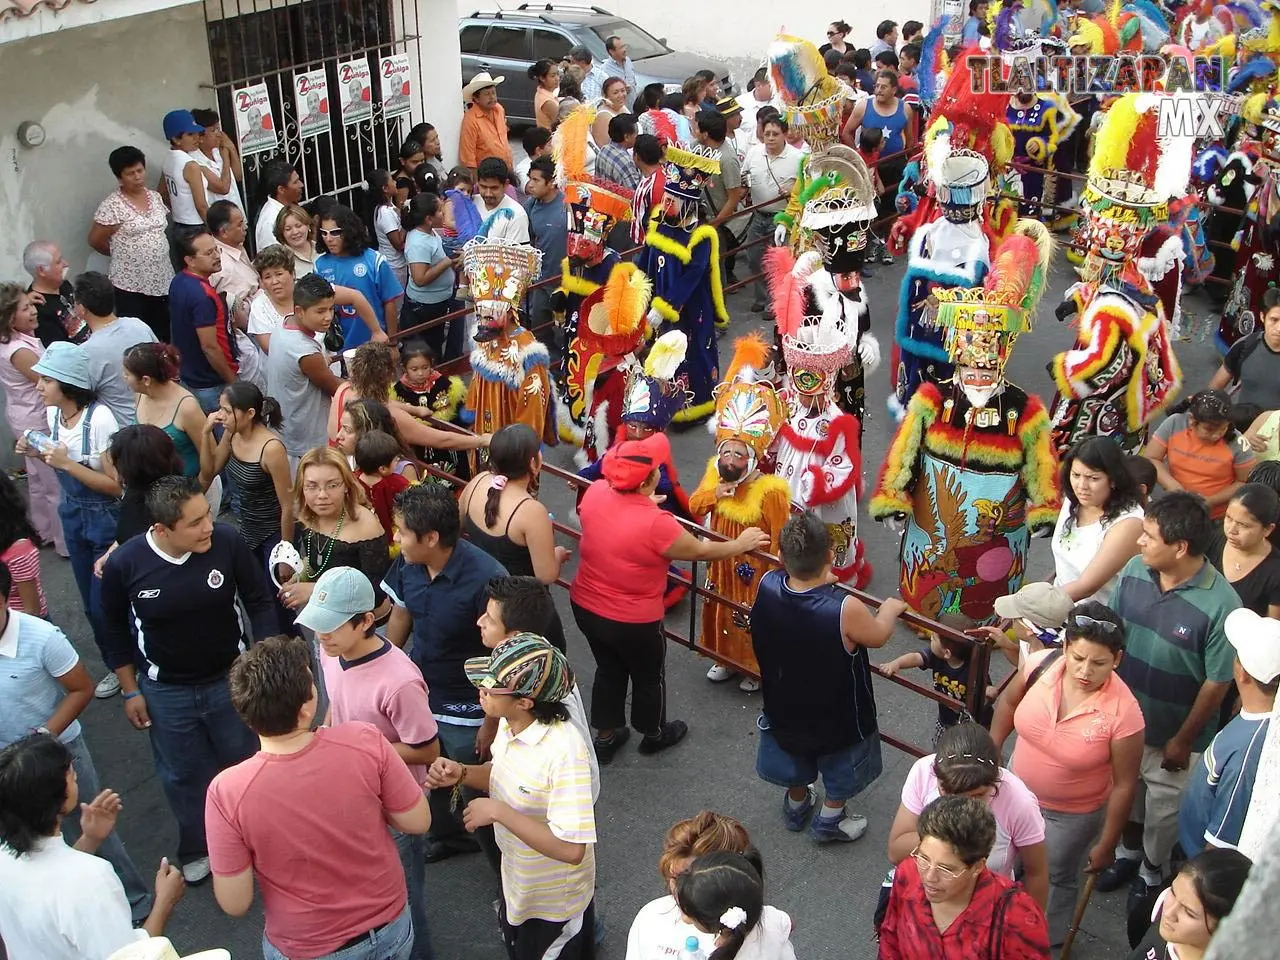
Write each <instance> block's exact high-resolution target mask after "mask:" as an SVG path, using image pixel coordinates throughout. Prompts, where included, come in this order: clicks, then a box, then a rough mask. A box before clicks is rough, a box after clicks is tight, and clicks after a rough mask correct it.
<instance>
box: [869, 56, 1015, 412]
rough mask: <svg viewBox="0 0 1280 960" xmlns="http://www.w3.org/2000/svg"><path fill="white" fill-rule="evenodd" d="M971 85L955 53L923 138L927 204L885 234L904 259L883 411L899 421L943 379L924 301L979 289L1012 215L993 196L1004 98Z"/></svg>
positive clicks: (1006, 135) (1006, 156)
mask: <svg viewBox="0 0 1280 960" xmlns="http://www.w3.org/2000/svg"><path fill="white" fill-rule="evenodd" d="M973 52H975V53H976V52H977V51H973ZM979 79H980V78H979ZM971 81H972V76H971V73H970V71H969V67H968V60H967V54H962V55H961V56H959V57H958V58H956V62H955V63H954V64H953V65H952V68H951V73H950V74H949V75H948V77H947V82H946V85H945V86H944V87H943V90H942V93H941V94H940V95H939V97H938V103H937V106H936V107H935V108H934V111H933V113H932V114H930V117H929V126H928V128H927V130H926V131H925V138H924V139H925V148H924V168H925V174H926V176H927V178H928V180H929V181H930V184H931V186H932V189H933V193H934V197H933V199H934V201H935V202H932V203H930V202H921V203H920V204H919V206H918V207H917V209H916V211H915V213H914V214H913V215H912V216H910V217H901V218H899V219H898V221H897V222H896V223H895V224H894V226H893V229H892V230H891V231H890V248H891V249H892V250H893V252H895V253H901V252H902V251H903V249H905V250H906V253H907V270H906V273H905V275H904V276H903V278H902V286H901V288H900V293H899V297H898V315H897V321H896V324H895V328H894V333H895V336H894V348H893V353H894V358H893V364H894V375H893V381H894V392H893V395H892V396H891V397H890V398H889V409H890V412H891V413H892V414H893V416H894V417H895V419H899V420H900V419H901V418H902V415H903V411H904V410H905V407H906V404H907V402H908V401H909V400H910V399H911V397H912V395H913V394H914V393H915V391H916V388H917V387H918V386H919V385H920V384H921V383H924V382H932V383H940V382H942V381H944V380H946V379H948V378H949V377H950V376H951V372H952V368H951V363H950V360H949V358H948V356H947V351H946V348H945V346H944V345H943V342H942V341H943V337H942V332H941V330H939V328H938V326H937V324H936V323H935V322H934V318H933V308H932V306H931V304H932V301H931V299H930V298H931V295H932V294H933V293H934V292H935V291H937V290H941V289H948V288H953V287H963V288H970V287H974V286H977V285H979V284H981V283H982V280H983V277H985V276H986V272H987V267H988V265H989V264H990V262H991V242H992V239H993V238H998V237H1001V236H1003V235H1004V234H1005V233H1007V232H1008V229H1009V225H1010V224H1011V223H1012V215H1013V213H1015V212H1016V208H1010V206H1009V204H1012V203H1014V202H1015V201H1006V200H1004V199H1003V198H1002V197H1001V196H1000V194H1001V193H1003V192H1005V191H1004V190H1003V189H1002V188H1001V187H1000V186H997V187H995V189H993V185H995V184H998V183H999V182H1000V181H1001V180H1002V179H1003V178H1004V177H1005V176H1006V174H1007V172H1008V166H1009V161H1010V158H1011V157H1012V155H1013V135H1012V133H1011V132H1010V130H1009V127H1008V125H1007V124H1006V123H1005V111H1006V108H1007V106H1008V95H1007V94H1002V93H997V94H991V93H976V94H975V93H974V92H973V87H972V83H971ZM989 199H990V200H991V202H989Z"/></svg>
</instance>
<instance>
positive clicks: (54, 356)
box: [31, 340, 93, 390]
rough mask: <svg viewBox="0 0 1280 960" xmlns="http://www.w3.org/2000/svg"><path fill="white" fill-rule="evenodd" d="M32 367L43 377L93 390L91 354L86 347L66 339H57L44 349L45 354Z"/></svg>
mask: <svg viewBox="0 0 1280 960" xmlns="http://www.w3.org/2000/svg"><path fill="white" fill-rule="evenodd" d="M31 369H32V370H33V371H35V372H36V373H38V374H40V376H42V377H48V378H49V379H50V380H57V381H58V382H59V383H65V384H69V385H70V386H73V387H79V388H80V389H81V390H92V389H93V385H92V384H91V383H90V381H89V354H88V353H86V352H85V349H84V347H81V346H78V345H77V344H74V343H68V342H67V341H65V340H55V341H54V342H53V343H51V344H49V346H48V347H47V348H46V349H45V351H44V356H42V357H41V358H40V359H39V360H37V361H36V362H35V363H34V364H32V366H31Z"/></svg>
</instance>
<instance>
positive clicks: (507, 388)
mask: <svg viewBox="0 0 1280 960" xmlns="http://www.w3.org/2000/svg"><path fill="white" fill-rule="evenodd" d="M462 263H463V268H464V270H465V271H466V273H467V276H468V277H469V278H470V283H471V296H472V298H473V299H474V301H475V311H476V325H477V330H478V335H477V340H478V341H479V342H477V343H476V346H475V349H474V350H472V351H471V370H472V373H473V376H472V378H471V386H470V387H469V388H468V390H467V403H466V406H467V409H468V410H470V411H471V412H472V414H473V415H474V417H475V421H474V422H475V426H474V429H475V431H476V432H477V433H494V432H495V431H497V430H501V429H502V428H503V427H505V426H508V425H510V424H512V423H525V424H528V425H529V426H530V427H532V428H533V429H534V431H535V432H536V433H537V434H538V436H542V434H543V429H544V427H545V426H546V418H547V404H548V403H549V401H550V387H551V381H550V377H549V375H548V372H547V365H548V356H547V348H546V347H545V346H543V345H542V344H541V343H539V342H538V339H537V337H535V336H534V335H533V334H532V333H530V332H529V331H528V330H526V329H525V328H524V327H522V326H520V324H519V322H518V321H517V319H516V318H517V317H518V315H519V314H518V311H519V309H520V301H521V300H522V299H523V298H524V294H525V290H526V289H528V286H529V283H530V282H531V281H532V279H533V278H534V277H536V276H537V275H538V270H539V268H540V267H541V264H542V254H541V253H540V252H539V251H538V250H537V249H535V248H534V247H531V246H529V244H527V243H512V242H511V241H508V240H505V239H501V240H500V239H496V238H495V239H485V238H481V237H476V238H475V239H473V240H471V241H469V242H468V243H467V245H466V246H465V247H463V248H462ZM482 337H487V339H482Z"/></svg>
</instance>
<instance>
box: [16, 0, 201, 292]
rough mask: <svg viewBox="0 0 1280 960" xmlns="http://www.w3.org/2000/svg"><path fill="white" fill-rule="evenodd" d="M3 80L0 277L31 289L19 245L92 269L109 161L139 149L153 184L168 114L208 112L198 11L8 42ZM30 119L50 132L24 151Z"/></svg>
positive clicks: (110, 182)
mask: <svg viewBox="0 0 1280 960" xmlns="http://www.w3.org/2000/svg"><path fill="white" fill-rule="evenodd" d="M99 5H102V6H105V5H106V2H105V0H104V2H103V3H102V4H95V5H94V6H99ZM68 9H71V8H68ZM0 76H3V77H4V78H5V95H4V97H3V98H2V99H0V223H3V224H4V225H5V229H4V230H3V231H0V280H19V279H21V280H22V281H23V282H24V283H25V282H27V276H26V274H25V273H24V272H23V270H22V248H23V247H25V246H26V244H27V242H28V241H30V240H33V239H44V240H52V241H54V242H56V243H58V244H59V245H60V246H61V247H62V250H63V254H64V255H65V256H66V258H67V260H68V261H70V263H71V269H72V272H79V271H81V270H83V269H85V267H86V265H89V266H96V265H97V264H96V260H100V259H101V258H98V255H97V254H94V255H93V256H94V258H95V262H92V263H91V262H90V261H89V256H90V253H91V251H90V250H89V247H88V244H87V243H86V242H85V238H86V237H87V235H88V232H89V223H90V220H91V219H92V217H93V211H94V210H95V209H96V208H97V205H98V203H99V202H100V201H101V200H102V198H103V197H105V196H106V195H107V194H108V193H109V192H110V191H111V190H113V189H114V188H115V186H116V181H115V178H114V177H113V176H112V175H111V170H110V169H109V168H108V167H107V154H109V153H110V152H111V151H112V150H113V149H115V148H116V147H119V146H123V145H124V144H132V145H134V146H136V147H139V148H140V149H141V150H142V151H143V152H144V153H145V154H146V155H147V166H148V179H149V180H150V181H151V182H152V185H153V186H154V184H155V182H156V180H157V179H158V178H159V176H160V164H161V162H162V160H163V157H164V152H165V151H166V150H167V149H168V147H167V146H166V145H165V143H164V140H163V138H162V131H161V127H160V122H161V119H162V118H163V117H164V115H165V113H166V112H167V111H169V110H172V109H174V108H175V107H197V106H201V105H212V104H213V95H212V92H211V91H210V90H207V89H201V84H207V83H209V82H210V75H209V49H208V43H207V41H206V39H205V25H204V14H203V12H202V10H201V8H200V7H199V6H198V5H197V6H184V7H177V8H174V9H171V10H167V11H165V12H163V13H152V14H148V15H144V16H137V17H129V18H127V19H123V20H113V21H110V22H104V23H96V24H93V25H89V26H83V27H79V28H77V29H73V30H72V29H68V30H60V31H58V32H55V33H49V34H45V35H44V36H40V37H34V38H31V39H26V40H19V41H14V42H10V43H5V44H3V45H0ZM24 120H35V121H38V122H39V123H40V124H41V125H42V126H43V127H44V129H45V142H44V144H43V145H42V146H39V147H36V148H35V149H28V148H26V147H23V146H20V145H19V144H18V140H17V136H16V133H17V129H18V125H19V124H20V123H22V122H23V121H24Z"/></svg>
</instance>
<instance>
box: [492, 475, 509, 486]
mask: <svg viewBox="0 0 1280 960" xmlns="http://www.w3.org/2000/svg"><path fill="white" fill-rule="evenodd" d="M506 488H507V478H506V476H505V475H504V474H501V473H495V474H494V475H493V476H491V477H490V478H489V489H490V490H505V489H506Z"/></svg>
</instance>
